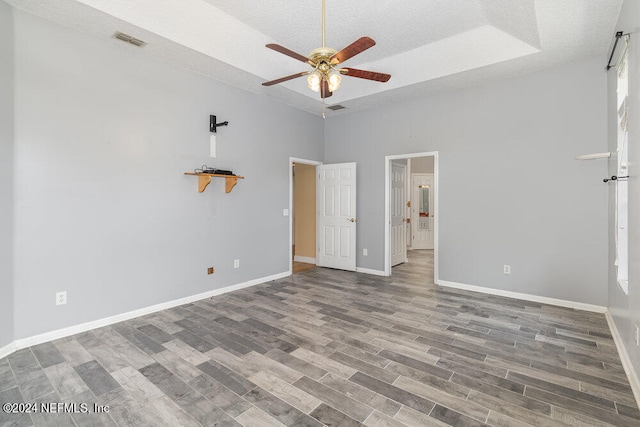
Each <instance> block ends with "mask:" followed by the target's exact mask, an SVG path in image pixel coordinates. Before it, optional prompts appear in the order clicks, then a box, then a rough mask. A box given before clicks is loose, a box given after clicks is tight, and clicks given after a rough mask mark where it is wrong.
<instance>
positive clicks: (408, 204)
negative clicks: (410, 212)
mask: <svg viewBox="0 0 640 427" xmlns="http://www.w3.org/2000/svg"><path fill="white" fill-rule="evenodd" d="M407 207H408V208H410V207H411V200H409V201H408V202H407Z"/></svg>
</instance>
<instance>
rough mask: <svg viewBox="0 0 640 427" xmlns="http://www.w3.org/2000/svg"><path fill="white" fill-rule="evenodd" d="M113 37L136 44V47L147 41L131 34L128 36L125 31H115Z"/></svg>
mask: <svg viewBox="0 0 640 427" xmlns="http://www.w3.org/2000/svg"><path fill="white" fill-rule="evenodd" d="M113 37H114V38H116V39H118V40H122V41H123V42H127V43H130V44H132V45H134V46H138V47H143V46H144V45H146V44H147V42H143V41H142V40H140V39H137V38H135V37H132V36H130V35H128V34H125V33H121V32H120V31H116V32H115V33H114V34H113Z"/></svg>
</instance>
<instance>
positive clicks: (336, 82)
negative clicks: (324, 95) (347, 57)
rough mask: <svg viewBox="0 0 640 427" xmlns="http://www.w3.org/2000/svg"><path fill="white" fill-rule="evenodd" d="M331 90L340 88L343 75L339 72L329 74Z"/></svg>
mask: <svg viewBox="0 0 640 427" xmlns="http://www.w3.org/2000/svg"><path fill="white" fill-rule="evenodd" d="M328 81H329V92H335V91H336V90H338V89H339V88H340V82H341V81H342V77H340V74H339V73H336V72H332V73H331V74H329V79H328Z"/></svg>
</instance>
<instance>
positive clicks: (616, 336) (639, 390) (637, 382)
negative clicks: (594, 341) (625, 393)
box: [604, 310, 640, 407]
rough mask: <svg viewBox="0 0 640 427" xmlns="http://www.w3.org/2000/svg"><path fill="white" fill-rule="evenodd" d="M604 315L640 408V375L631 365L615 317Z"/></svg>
mask: <svg viewBox="0 0 640 427" xmlns="http://www.w3.org/2000/svg"><path fill="white" fill-rule="evenodd" d="M604 315H605V316H606V317H607V323H609V330H610V331H611V335H612V336H613V342H614V343H616V348H617V349H618V354H619V355H620V361H621V362H622V367H623V368H624V371H625V372H626V374H627V379H628V380H629V384H630V385H631V390H632V391H633V395H634V397H635V398H636V404H637V405H638V407H640V379H638V374H637V373H636V371H635V369H633V364H632V363H631V359H630V358H629V353H627V347H626V346H625V345H624V341H623V340H622V336H620V331H618V327H617V326H616V322H615V321H614V320H613V316H612V315H611V313H610V312H609V310H607V311H606V312H605V313H604Z"/></svg>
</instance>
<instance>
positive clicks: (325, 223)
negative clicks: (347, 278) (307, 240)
mask: <svg viewBox="0 0 640 427" xmlns="http://www.w3.org/2000/svg"><path fill="white" fill-rule="evenodd" d="M316 171H317V173H318V181H317V189H316V204H317V209H318V222H317V224H318V228H317V230H318V231H317V242H318V256H317V264H318V265H319V266H321V267H330V268H338V269H341V270H350V271H355V269H356V164H355V163H339V164H334V165H320V166H318V167H317V168H316Z"/></svg>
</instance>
